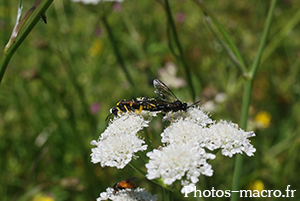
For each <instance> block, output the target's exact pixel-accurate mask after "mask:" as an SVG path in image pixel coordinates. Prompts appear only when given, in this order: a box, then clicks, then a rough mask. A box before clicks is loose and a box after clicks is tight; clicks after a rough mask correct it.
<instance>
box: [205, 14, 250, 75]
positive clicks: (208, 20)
mask: <svg viewBox="0 0 300 201" xmlns="http://www.w3.org/2000/svg"><path fill="white" fill-rule="evenodd" d="M205 21H206V23H207V25H208V28H209V29H210V30H211V32H212V33H213V34H214V35H215V37H216V38H217V40H218V41H219V43H220V44H221V45H222V47H223V48H224V50H225V52H226V54H227V55H228V57H229V59H230V60H231V61H232V63H233V64H235V65H236V67H237V68H238V70H239V71H240V72H241V74H242V75H243V76H244V77H245V78H246V77H248V76H249V75H248V72H247V69H246V67H245V66H244V65H243V64H242V62H243V61H242V60H241V61H240V60H239V59H238V58H237V57H236V55H235V54H234V53H233V51H232V50H231V49H230V48H229V47H228V46H227V45H226V44H225V43H224V42H223V41H222V40H221V38H220V37H219V36H218V34H217V33H216V31H215V30H214V29H213V27H212V23H211V18H210V17H209V16H208V15H206V16H205Z"/></svg>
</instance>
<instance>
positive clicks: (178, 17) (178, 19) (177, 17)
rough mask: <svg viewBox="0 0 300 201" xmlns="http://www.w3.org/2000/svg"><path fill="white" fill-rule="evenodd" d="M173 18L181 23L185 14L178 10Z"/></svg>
mask: <svg viewBox="0 0 300 201" xmlns="http://www.w3.org/2000/svg"><path fill="white" fill-rule="evenodd" d="M175 19H176V21H177V22H180V23H182V22H184V20H185V14H184V13H182V12H179V13H177V14H176V18H175Z"/></svg>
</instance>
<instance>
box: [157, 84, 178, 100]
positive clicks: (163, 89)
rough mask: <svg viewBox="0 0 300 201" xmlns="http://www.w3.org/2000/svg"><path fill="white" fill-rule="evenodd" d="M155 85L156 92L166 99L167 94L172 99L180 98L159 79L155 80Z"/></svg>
mask: <svg viewBox="0 0 300 201" xmlns="http://www.w3.org/2000/svg"><path fill="white" fill-rule="evenodd" d="M153 86H154V87H155V91H154V92H155V93H156V94H157V95H158V96H160V97H161V98H162V99H165V98H164V97H165V95H166V96H168V97H169V98H170V99H171V100H172V101H175V100H178V98H177V97H176V96H175V94H173V92H172V91H171V90H170V89H169V87H167V85H165V84H164V83H163V82H162V81H160V80H159V79H155V80H153Z"/></svg>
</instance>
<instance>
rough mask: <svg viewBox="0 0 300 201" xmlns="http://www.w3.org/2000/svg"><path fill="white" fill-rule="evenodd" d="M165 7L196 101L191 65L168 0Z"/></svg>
mask: <svg viewBox="0 0 300 201" xmlns="http://www.w3.org/2000/svg"><path fill="white" fill-rule="evenodd" d="M165 9H166V13H167V17H168V22H169V24H170V25H171V30H172V33H173V37H174V40H175V44H176V46H177V48H178V51H179V56H180V60H181V62H182V64H183V66H184V69H185V73H186V76H187V80H188V85H189V88H190V91H191V94H192V98H193V100H194V101H195V99H196V95H195V90H194V86H193V83H192V77H191V72H190V68H189V66H188V64H187V62H186V60H185V58H184V56H183V51H182V47H181V43H180V41H179V38H178V34H177V31H176V28H175V24H174V20H173V17H172V13H171V9H170V5H169V1H168V0H165ZM175 57H176V55H175Z"/></svg>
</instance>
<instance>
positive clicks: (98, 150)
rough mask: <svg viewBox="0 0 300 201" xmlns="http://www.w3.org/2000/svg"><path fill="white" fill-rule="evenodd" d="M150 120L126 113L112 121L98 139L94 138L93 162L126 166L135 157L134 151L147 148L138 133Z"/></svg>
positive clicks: (119, 166) (120, 166) (111, 165)
mask: <svg viewBox="0 0 300 201" xmlns="http://www.w3.org/2000/svg"><path fill="white" fill-rule="evenodd" d="M148 123H149V122H148V121H145V120H143V118H142V117H140V116H138V115H135V114H126V115H124V116H121V117H120V118H116V120H114V121H112V122H111V124H110V125H109V126H108V127H107V129H106V130H105V131H104V133H102V135H101V137H100V138H99V140H98V141H96V140H93V141H92V142H91V144H92V145H95V146H97V147H95V148H93V149H92V154H91V156H92V162H93V163H100V165H101V166H102V167H105V166H110V167H117V168H119V169H122V168H124V167H125V166H126V165H127V164H128V163H129V162H130V161H131V159H132V157H135V155H134V153H136V152H138V151H143V150H146V149H147V145H143V144H144V143H145V142H144V140H142V139H140V138H139V137H138V136H137V135H136V133H137V132H138V131H139V130H141V129H142V128H143V127H146V126H148Z"/></svg>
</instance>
